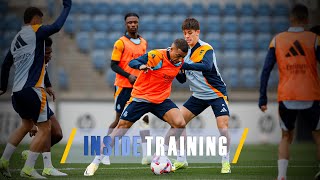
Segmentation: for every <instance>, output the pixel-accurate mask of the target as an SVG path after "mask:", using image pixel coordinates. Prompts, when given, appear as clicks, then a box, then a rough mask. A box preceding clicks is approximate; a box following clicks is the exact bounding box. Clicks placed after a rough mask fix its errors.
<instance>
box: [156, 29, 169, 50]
mask: <svg viewBox="0 0 320 180" xmlns="http://www.w3.org/2000/svg"><path fill="white" fill-rule="evenodd" d="M155 40H156V41H157V44H156V48H161V49H163V48H167V47H169V46H171V43H172V42H173V39H172V37H171V36H170V33H165V32H161V33H157V35H156V37H155Z"/></svg>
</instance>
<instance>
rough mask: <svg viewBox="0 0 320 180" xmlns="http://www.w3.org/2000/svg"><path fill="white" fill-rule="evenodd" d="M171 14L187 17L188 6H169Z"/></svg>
mask: <svg viewBox="0 0 320 180" xmlns="http://www.w3.org/2000/svg"><path fill="white" fill-rule="evenodd" d="M170 7H171V9H172V13H174V14H175V15H183V16H187V15H188V14H189V6H188V5H187V4H185V3H182V2H178V3H173V4H171V5H170Z"/></svg>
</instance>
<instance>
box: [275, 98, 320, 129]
mask: <svg viewBox="0 0 320 180" xmlns="http://www.w3.org/2000/svg"><path fill="white" fill-rule="evenodd" d="M319 103H320V102H319V101H314V102H313V104H312V107H311V108H308V109H288V108H286V106H285V105H284V104H283V102H279V115H280V127H281V129H283V130H285V131H291V130H293V129H294V128H295V123H296V120H297V118H298V117H299V118H302V119H303V121H307V122H308V123H311V126H312V130H313V131H315V130H319V129H320V127H319V126H320V124H319V117H320V105H319ZM318 124H319V125H318Z"/></svg>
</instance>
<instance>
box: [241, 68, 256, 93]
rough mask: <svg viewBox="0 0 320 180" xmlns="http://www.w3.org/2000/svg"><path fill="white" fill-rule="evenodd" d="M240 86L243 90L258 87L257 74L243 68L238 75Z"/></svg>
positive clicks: (250, 69) (251, 69) (253, 70)
mask: <svg viewBox="0 0 320 180" xmlns="http://www.w3.org/2000/svg"><path fill="white" fill-rule="evenodd" d="M240 79H241V86H242V87H244V88H255V87H258V81H257V73H256V70H255V69H253V68H243V69H242V70H241V73H240Z"/></svg>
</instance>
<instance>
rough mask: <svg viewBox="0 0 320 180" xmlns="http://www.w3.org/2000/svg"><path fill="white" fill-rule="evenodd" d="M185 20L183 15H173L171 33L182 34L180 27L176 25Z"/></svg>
mask: <svg viewBox="0 0 320 180" xmlns="http://www.w3.org/2000/svg"><path fill="white" fill-rule="evenodd" d="M185 19H186V17H185V16H184V15H174V17H172V18H171V21H172V23H173V24H174V26H173V31H174V32H179V33H182V30H181V25H180V26H178V24H182V22H183V21H184V20H185Z"/></svg>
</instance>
